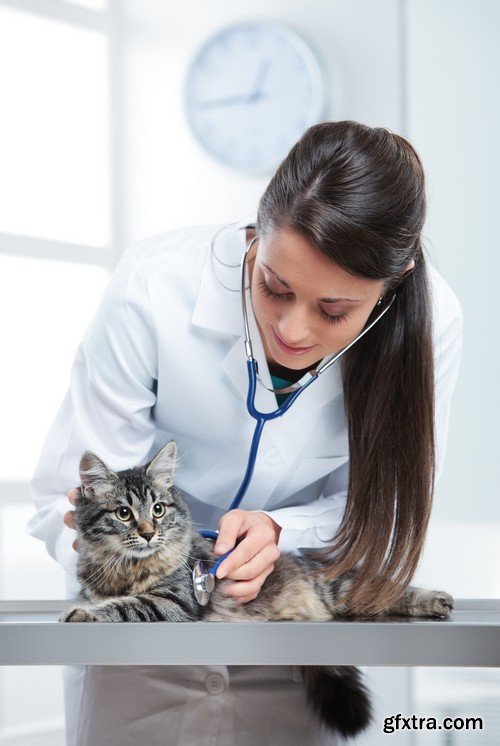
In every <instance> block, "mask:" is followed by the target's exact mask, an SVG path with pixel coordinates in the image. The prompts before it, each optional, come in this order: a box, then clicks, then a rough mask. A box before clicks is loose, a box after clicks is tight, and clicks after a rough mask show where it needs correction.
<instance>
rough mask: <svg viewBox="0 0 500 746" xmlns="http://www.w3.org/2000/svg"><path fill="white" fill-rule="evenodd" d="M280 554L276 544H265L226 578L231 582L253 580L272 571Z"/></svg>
mask: <svg viewBox="0 0 500 746" xmlns="http://www.w3.org/2000/svg"><path fill="white" fill-rule="evenodd" d="M280 554H281V552H280V550H279V549H278V547H277V546H276V544H267V545H266V546H265V547H264V548H263V549H261V551H260V552H258V554H256V555H254V556H253V557H252V559H250V560H249V561H248V562H245V563H244V564H243V565H240V567H237V568H236V569H235V570H232V571H231V572H229V574H228V575H226V577H227V578H230V579H231V580H252V579H253V578H257V577H259V576H260V575H261V574H262V573H263V572H265V571H266V570H267V569H268V568H271V570H273V569H274V563H275V562H276V560H277V559H278V557H279V556H280Z"/></svg>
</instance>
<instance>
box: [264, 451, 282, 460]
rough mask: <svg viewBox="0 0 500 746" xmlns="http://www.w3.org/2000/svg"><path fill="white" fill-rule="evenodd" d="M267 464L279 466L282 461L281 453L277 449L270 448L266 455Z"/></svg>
mask: <svg viewBox="0 0 500 746" xmlns="http://www.w3.org/2000/svg"><path fill="white" fill-rule="evenodd" d="M264 461H265V462H266V464H278V463H279V462H280V461H281V456H280V452H279V451H278V449H277V448H268V450H267V451H266V452H265V454H264Z"/></svg>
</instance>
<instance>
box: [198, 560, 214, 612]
mask: <svg viewBox="0 0 500 746" xmlns="http://www.w3.org/2000/svg"><path fill="white" fill-rule="evenodd" d="M193 588H194V595H195V597H196V600H197V601H198V603H199V604H200V606H206V605H207V604H208V602H209V601H210V594H211V593H212V591H213V589H214V588H215V578H214V576H213V575H212V574H211V573H209V572H207V571H206V569H205V563H204V562H197V563H196V565H195V566H194V567H193Z"/></svg>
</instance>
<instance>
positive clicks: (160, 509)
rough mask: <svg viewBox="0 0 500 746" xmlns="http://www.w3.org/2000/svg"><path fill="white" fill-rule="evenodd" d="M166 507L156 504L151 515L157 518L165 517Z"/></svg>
mask: <svg viewBox="0 0 500 746" xmlns="http://www.w3.org/2000/svg"><path fill="white" fill-rule="evenodd" d="M165 511H166V507H165V506H164V505H163V503H155V504H154V505H153V507H152V508H151V514H152V515H153V516H154V517H155V518H161V517H162V516H164V515H165Z"/></svg>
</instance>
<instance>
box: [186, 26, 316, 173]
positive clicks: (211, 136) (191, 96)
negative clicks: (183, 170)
mask: <svg viewBox="0 0 500 746" xmlns="http://www.w3.org/2000/svg"><path fill="white" fill-rule="evenodd" d="M185 96H186V98H185V103H186V112H187V116H188V121H189V123H190V126H191V128H192V130H193V132H194V134H195V135H196V137H197V138H198V140H199V141H200V142H201V143H202V145H203V146H204V147H205V148H206V149H207V150H208V151H209V152H210V153H211V154H212V155H214V156H215V157H216V158H218V159H219V160H221V161H223V162H224V163H226V164H227V165H230V166H232V167H234V168H238V169H241V170H243V171H247V172H251V173H261V174H269V173H272V172H273V171H274V170H275V168H276V166H277V165H278V163H279V162H280V161H281V160H282V159H283V158H284V157H285V155H286V154H287V153H288V151H289V150H290V148H291V147H292V145H294V144H295V143H296V142H297V140H298V139H299V138H300V136H301V135H302V133H303V132H304V131H305V130H306V129H307V128H308V127H309V126H310V125H312V124H315V123H316V122H318V121H320V118H321V114H322V111H323V102H324V95H323V81H322V75H321V70H320V67H319V65H318V62H317V60H316V58H315V56H314V54H313V53H312V51H311V49H310V48H309V47H308V45H307V44H306V43H305V42H304V40H303V39H302V38H301V37H300V36H299V35H298V34H296V33H295V32H294V31H291V30H290V29H288V28H286V27H285V26H281V25H279V24H275V23H267V22H261V23H258V22H254V23H244V24H238V25H235V26H231V27H229V28H226V29H223V30H221V31H220V32H219V33H218V34H216V35H215V36H214V37H212V38H211V39H209V40H208V41H207V43H206V44H205V45H204V46H203V47H202V48H201V49H200V51H199V53H198V54H197V55H196V57H195V59H194V61H193V63H192V65H191V68H190V70H189V73H188V76H187V82H186V91H185Z"/></svg>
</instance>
